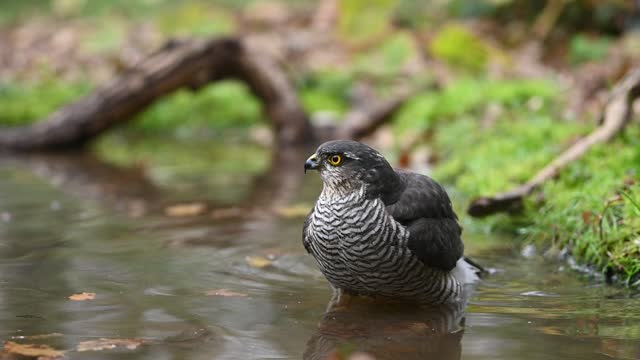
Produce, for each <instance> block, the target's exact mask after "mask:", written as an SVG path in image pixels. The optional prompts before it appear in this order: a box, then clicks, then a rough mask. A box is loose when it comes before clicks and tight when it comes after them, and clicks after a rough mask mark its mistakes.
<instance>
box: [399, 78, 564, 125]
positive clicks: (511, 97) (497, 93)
mask: <svg viewBox="0 0 640 360" xmlns="http://www.w3.org/2000/svg"><path fill="white" fill-rule="evenodd" d="M557 95H558V92H557V86H556V85H555V84H554V83H553V82H551V81H548V80H500V81H497V80H487V79H481V78H461V79H459V80H457V81H455V82H453V83H451V84H450V85H448V86H447V87H445V88H444V89H442V91H438V92H426V93H422V94H420V95H418V96H416V97H414V98H413V99H411V100H410V101H409V102H408V103H407V104H405V106H403V107H402V108H401V109H400V111H399V112H398V114H397V115H396V116H395V122H396V129H397V130H398V132H399V133H400V134H402V133H404V132H406V131H414V130H416V129H423V130H424V129H426V128H428V127H431V126H433V125H434V124H435V123H436V122H438V121H444V120H452V121H453V120H455V121H457V118H458V117H460V116H463V115H466V114H469V113H470V112H472V111H475V110H479V109H482V108H484V107H485V106H486V105H487V104H498V105H502V106H508V107H513V108H520V107H522V106H524V105H525V103H526V102H527V101H528V100H529V99H531V98H532V97H537V98H539V100H540V101H548V100H550V99H552V98H553V97H555V96H557Z"/></svg>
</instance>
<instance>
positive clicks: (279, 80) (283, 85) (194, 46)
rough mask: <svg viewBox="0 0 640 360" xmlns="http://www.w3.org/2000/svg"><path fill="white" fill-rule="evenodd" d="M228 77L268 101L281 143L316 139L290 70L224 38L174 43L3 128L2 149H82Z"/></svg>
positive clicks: (267, 113)
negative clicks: (41, 114) (28, 121)
mask: <svg viewBox="0 0 640 360" xmlns="http://www.w3.org/2000/svg"><path fill="white" fill-rule="evenodd" d="M228 78H235V79H239V80H241V81H244V82H245V83H246V84H247V85H248V86H249V88H250V89H251V90H252V92H253V93H254V94H255V95H256V96H257V97H258V98H260V99H261V100H262V103H263V106H264V109H265V113H266V115H267V116H268V118H269V119H270V120H271V121H272V123H273V125H274V131H275V138H276V141H277V143H278V145H280V146H290V145H297V144H303V143H307V142H308V141H310V139H311V138H312V136H313V132H312V128H311V124H310V123H309V120H308V116H307V114H306V113H305V111H304V110H303V108H302V106H301V105H300V103H299V101H298V98H297V94H296V92H295V90H294V89H293V87H292V86H291V85H290V83H289V81H288V79H287V77H286V75H285V74H284V72H283V71H282V70H281V69H280V68H279V67H278V66H277V65H276V64H275V63H274V62H273V61H272V60H271V59H269V58H268V57H267V56H264V55H263V54H255V53H252V52H251V51H250V50H249V49H247V48H246V46H245V45H244V44H243V42H242V41H241V40H240V39H236V38H219V39H209V40H186V41H172V42H170V43H168V44H167V45H166V46H165V47H163V48H162V49H160V50H159V51H157V52H155V53H154V54H152V55H151V56H150V57H149V58H147V59H145V60H143V61H142V62H140V63H139V64H137V65H136V66H134V67H133V68H131V69H129V70H127V71H125V72H124V73H122V74H120V75H119V76H118V77H116V78H115V79H114V80H112V81H111V82H109V83H107V84H105V85H104V86H102V87H100V88H98V89H97V90H96V91H94V92H93V93H91V94H89V95H87V96H85V97H83V98H81V99H79V100H78V101H77V102H75V103H72V104H69V105H67V106H64V107H62V108H61V109H59V110H58V111H56V112H54V113H53V114H51V115H50V116H49V117H47V118H46V119H44V120H42V121H39V122H36V123H34V124H32V125H28V126H24V127H17V128H4V129H0V149H5V150H15V151H39V150H56V149H67V148H75V147H79V146H81V145H83V144H85V143H87V142H88V141H90V140H91V139H93V138H94V137H96V136H97V135H100V134H101V133H103V132H104V131H106V130H108V129H110V128H112V127H113V126H116V125H118V124H122V123H124V122H126V121H129V120H130V119H131V118H132V117H133V116H134V115H136V114H137V113H139V112H141V111H142V110H144V109H145V108H147V107H148V106H149V105H151V104H152V103H153V102H155V101H156V100H158V99H159V98H161V97H162V96H165V95H167V94H169V93H171V92H173V91H175V90H177V89H180V88H190V89H193V90H196V89H199V88H201V87H203V86H205V85H207V84H209V83H211V82H214V81H218V80H222V79H228ZM34 101H37V99H34Z"/></svg>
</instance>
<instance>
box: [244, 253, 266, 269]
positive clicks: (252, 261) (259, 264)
mask: <svg viewBox="0 0 640 360" xmlns="http://www.w3.org/2000/svg"><path fill="white" fill-rule="evenodd" d="M245 260H246V261H247V264H249V265H251V266H252V267H254V268H258V269H262V268H265V267H267V266H271V265H272V264H273V261H271V260H269V259H267V258H266V257H264V256H247V257H246V258H245Z"/></svg>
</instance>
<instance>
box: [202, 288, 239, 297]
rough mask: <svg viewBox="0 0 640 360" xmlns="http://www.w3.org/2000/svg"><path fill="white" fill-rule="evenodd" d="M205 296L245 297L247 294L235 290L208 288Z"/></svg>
mask: <svg viewBox="0 0 640 360" xmlns="http://www.w3.org/2000/svg"><path fill="white" fill-rule="evenodd" d="M205 294H206V295H207V296H225V297H245V296H247V294H244V293H239V292H235V291H233V290H229V289H216V290H209V291H207V292H206V293H205Z"/></svg>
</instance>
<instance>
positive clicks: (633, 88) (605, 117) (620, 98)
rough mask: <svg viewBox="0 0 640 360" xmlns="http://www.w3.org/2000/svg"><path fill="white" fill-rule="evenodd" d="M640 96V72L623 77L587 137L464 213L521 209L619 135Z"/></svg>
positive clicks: (478, 215)
mask: <svg viewBox="0 0 640 360" xmlns="http://www.w3.org/2000/svg"><path fill="white" fill-rule="evenodd" d="M639 96H640V69H635V70H633V71H631V72H630V73H628V74H627V76H626V77H625V78H623V79H622V81H621V82H620V83H619V84H618V85H616V86H615V87H614V89H613V90H612V91H611V94H610V96H609V100H608V101H607V103H606V105H605V107H604V110H603V112H602V115H601V120H600V126H599V127H597V128H596V129H595V130H594V131H593V132H592V133H591V134H589V135H587V136H586V137H584V138H582V139H580V140H579V141H577V142H576V143H574V144H573V145H572V146H571V147H570V148H568V149H567V150H565V151H564V152H563V153H562V154H560V155H559V156H558V157H557V158H556V159H555V160H553V161H552V162H551V163H550V164H548V165H547V166H545V167H544V168H543V169H542V170H540V171H539V172H538V173H537V174H536V175H535V176H534V177H533V178H531V179H530V180H529V181H527V182H526V183H524V184H522V185H520V186H518V187H516V188H515V189H512V190H509V191H506V192H503V193H500V194H497V195H494V196H487V197H480V198H477V199H475V200H473V201H472V202H471V205H469V208H468V209H467V212H468V213H469V215H471V216H474V217H484V216H488V215H492V214H495V213H498V212H514V211H516V210H519V209H521V208H522V206H523V199H524V198H525V197H526V196H528V195H529V194H531V193H532V192H533V191H534V190H536V189H537V188H539V187H540V186H541V185H542V184H544V182H546V181H548V180H550V179H553V178H555V177H557V176H558V174H560V172H561V171H562V170H563V169H564V168H565V167H567V165H569V164H571V163H572V162H574V161H576V160H578V159H580V158H581V157H582V156H584V154H586V153H587V152H588V151H589V149H591V147H593V146H594V145H596V144H600V143H605V142H608V141H611V140H612V139H613V138H615V136H616V135H618V134H620V133H621V132H622V131H623V130H624V129H625V127H626V126H627V124H628V123H629V122H630V120H631V115H632V113H633V102H634V100H636V99H637V98H638V97H639Z"/></svg>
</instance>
